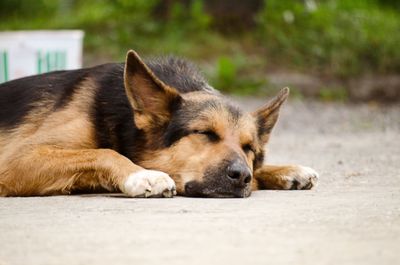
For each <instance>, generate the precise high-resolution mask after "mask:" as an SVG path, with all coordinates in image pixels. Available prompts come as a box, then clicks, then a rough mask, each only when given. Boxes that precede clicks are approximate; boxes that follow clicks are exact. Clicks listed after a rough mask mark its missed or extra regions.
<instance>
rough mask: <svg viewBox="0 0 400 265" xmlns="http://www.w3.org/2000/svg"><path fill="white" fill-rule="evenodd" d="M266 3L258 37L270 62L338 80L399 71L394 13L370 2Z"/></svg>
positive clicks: (398, 22) (399, 18)
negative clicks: (322, 74)
mask: <svg viewBox="0 0 400 265" xmlns="http://www.w3.org/2000/svg"><path fill="white" fill-rule="evenodd" d="M266 3H267V5H266V8H265V9H264V11H263V12H262V14H260V17H259V23H260V37H261V40H262V41H263V43H264V44H265V46H266V47H267V49H268V50H269V54H270V55H271V56H274V55H275V54H277V55H278V56H279V58H275V59H276V60H278V59H279V60H282V59H284V60H285V64H287V65H291V66H292V67H297V68H304V67H306V68H307V69H310V68H309V67H311V70H314V71H317V72H327V73H333V74H334V75H338V76H343V77H346V76H349V75H355V74H360V73H363V72H398V71H400V49H397V48H395V47H396V43H397V44H398V43H400V34H399V33H400V14H399V12H396V11H394V10H390V9H386V8H379V6H378V4H377V2H376V1H372V0H369V1H368V0H355V1H345V0H337V1H333V0H326V1H315V2H314V1H305V3H303V2H300V1H296V2H293V1H281V0H268V1H267V2H266ZM307 3H315V5H310V4H307Z"/></svg>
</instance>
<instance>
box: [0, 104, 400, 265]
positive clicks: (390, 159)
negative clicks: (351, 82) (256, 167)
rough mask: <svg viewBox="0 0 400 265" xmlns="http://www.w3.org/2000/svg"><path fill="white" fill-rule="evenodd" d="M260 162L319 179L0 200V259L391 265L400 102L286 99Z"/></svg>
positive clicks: (397, 248) (399, 239)
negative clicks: (228, 194)
mask: <svg viewBox="0 0 400 265" xmlns="http://www.w3.org/2000/svg"><path fill="white" fill-rule="evenodd" d="M241 104H243V105H244V106H245V107H246V108H254V107H255V106H257V105H260V104H261V102H259V101H258V100H242V101H241ZM268 160H269V162H270V163H299V164H303V165H308V166H311V167H313V168H315V169H316V170H317V171H318V172H319V173H320V183H319V186H318V187H317V189H315V190H311V191H258V192H254V193H253V195H252V196H251V197H250V198H248V199H194V198H182V197H175V198H173V199H128V198H121V197H118V196H116V195H86V196H57V197H36V198H0V265H11V264H21V265H22V264H23V265H25V264H31V265H35V264H38V265H39V264H40V265H46V264H52V265H54V264H69V265H70V264H82V265H87V264H96V265H101V264H115V265H117V264H147V265H151V264H185V265H187V264H202V265H203V264H230V265H234V264H318V265H321V264H363V265H365V264H380V265H383V264H390V265H392V264H400V172H399V171H400V170H399V169H400V107H383V108H382V107H381V108H378V107H377V106H374V105H362V106H347V105H342V104H327V105H324V104H321V103H308V102H289V104H286V106H284V109H283V113H282V116H281V119H280V122H279V124H278V127H277V128H276V130H275V131H274V133H273V137H272V138H271V142H270V148H269V156H268Z"/></svg>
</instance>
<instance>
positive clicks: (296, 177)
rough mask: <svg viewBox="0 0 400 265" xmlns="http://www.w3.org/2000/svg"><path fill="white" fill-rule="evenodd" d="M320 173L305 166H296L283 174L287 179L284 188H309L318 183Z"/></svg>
mask: <svg viewBox="0 0 400 265" xmlns="http://www.w3.org/2000/svg"><path fill="white" fill-rule="evenodd" d="M318 178H319V175H318V173H317V172H316V171H315V170H314V169H312V168H310V167H305V166H295V167H294V168H293V170H291V171H290V172H288V174H287V175H285V176H283V179H284V180H285V185H284V189H286V190H309V189H311V188H313V187H315V186H316V185H317V183H318Z"/></svg>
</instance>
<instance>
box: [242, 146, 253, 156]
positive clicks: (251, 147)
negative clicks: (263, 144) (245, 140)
mask: <svg viewBox="0 0 400 265" xmlns="http://www.w3.org/2000/svg"><path fill="white" fill-rule="evenodd" d="M242 149H243V151H244V152H245V153H246V154H248V153H250V152H253V153H255V150H254V148H253V146H252V145H251V144H245V145H243V146H242Z"/></svg>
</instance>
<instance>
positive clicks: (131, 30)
mask: <svg viewBox="0 0 400 265" xmlns="http://www.w3.org/2000/svg"><path fill="white" fill-rule="evenodd" d="M161 2H162V1H161V0H113V1H108V0H58V1H55V0H2V1H0V16H1V23H0V30H19V29H71V28H80V29H83V30H84V31H85V33H86V35H85V42H84V44H85V64H96V63H101V62H105V61H110V60H123V58H124V56H125V52H126V50H128V49H136V50H138V51H140V53H141V54H145V55H146V54H152V55H154V54H168V53H175V54H178V55H180V56H185V57H189V58H191V59H193V60H195V61H198V62H200V63H201V64H204V66H205V68H207V67H208V69H209V71H207V73H208V76H209V77H210V79H211V82H212V83H213V85H214V86H216V87H217V88H219V89H222V90H225V91H228V92H235V93H240V94H249V93H257V92H259V91H266V89H265V88H266V87H267V88H269V85H268V82H267V78H266V72H267V70H271V69H272V70H275V69H278V70H279V69H283V70H287V69H289V70H296V71H302V72H308V73H309V72H311V73H315V74H319V75H324V76H328V77H331V78H339V79H346V78H348V77H353V76H355V75H362V74H368V73H399V72H400V49H399V48H398V45H399V43H400V4H399V3H400V1H396V0H352V1H347V0H303V1H292V0H290V1H289V0H266V1H265V4H264V8H263V9H262V10H260V12H259V14H258V15H257V23H256V26H255V27H253V28H246V30H245V31H244V32H242V33H239V32H235V31H234V33H235V34H229V35H224V34H223V33H221V32H220V31H218V30H217V29H215V28H214V27H213V25H214V20H216V19H218V18H217V17H213V16H211V15H210V13H207V12H206V11H205V10H206V7H205V5H206V3H207V2H205V1H203V0H191V1H183V0H182V1H181V0H176V1H171V2H170V1H168V3H172V4H171V6H170V9H169V11H168V14H167V15H166V16H162V15H159V14H158V13H157V12H155V11H156V10H157V7H159V5H160V3H161ZM189 2H190V3H191V4H189V5H187V3H189ZM162 3H166V2H162ZM232 4H234V2H232ZM164 11H165V10H164ZM246 27H247V26H246ZM267 59H268V60H267ZM209 62H213V63H212V64H213V65H212V66H209ZM332 91H335V92H332ZM338 91H344V88H343V89H334V90H331V89H324V88H322V89H321V93H320V98H322V99H329V100H330V99H339V100H340V99H342V98H345V97H347V96H346V95H345V94H344V93H342V92H338ZM332 93H333V94H332Z"/></svg>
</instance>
